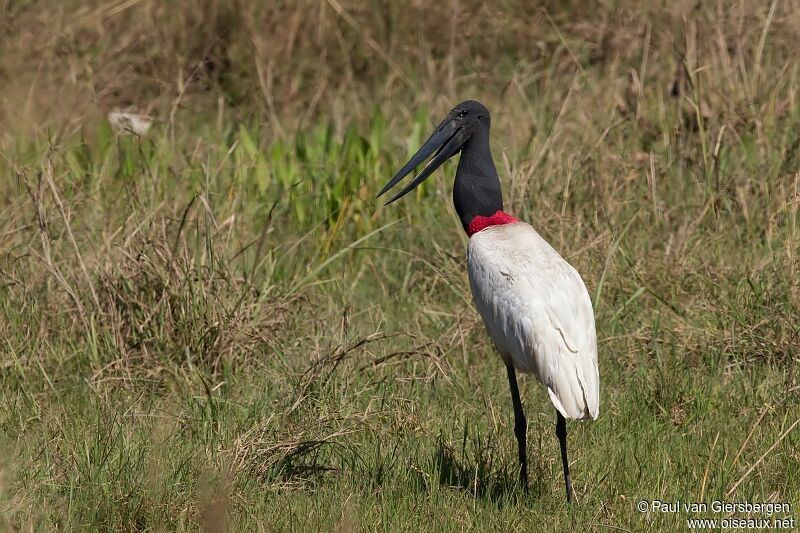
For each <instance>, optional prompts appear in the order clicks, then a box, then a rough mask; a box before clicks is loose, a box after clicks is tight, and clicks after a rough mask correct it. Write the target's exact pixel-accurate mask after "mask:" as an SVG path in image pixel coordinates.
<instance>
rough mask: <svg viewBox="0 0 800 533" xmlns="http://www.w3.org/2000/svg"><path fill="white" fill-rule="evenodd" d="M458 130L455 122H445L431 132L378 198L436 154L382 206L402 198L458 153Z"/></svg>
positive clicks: (459, 144) (459, 142)
mask: <svg viewBox="0 0 800 533" xmlns="http://www.w3.org/2000/svg"><path fill="white" fill-rule="evenodd" d="M460 131H461V130H460V128H459V127H457V126H456V124H455V121H452V120H446V121H445V122H443V123H442V124H440V125H439V127H438V128H436V131H434V132H433V135H431V136H430V137H429V138H428V140H427V141H425V144H423V145H422V148H420V149H419V151H418V152H417V153H416V154H414V156H413V157H412V158H411V159H410V160H409V161H408V163H406V164H405V166H403V168H401V169H400V170H399V171H398V172H397V174H395V175H394V177H393V178H392V179H391V180H389V183H387V184H386V185H384V187H383V189H381V192H379V193H378V197H380V196H382V195H383V194H384V193H385V192H386V191H388V190H389V189H391V188H392V187H394V186H395V185H397V183H398V182H399V181H400V180H402V179H403V178H404V177H406V175H408V173H409V172H411V171H412V170H414V169H415V168H416V167H418V166H419V164H420V163H422V162H423V161H425V160H426V159H427V158H428V156H430V155H431V154H432V153H434V152H436V154H435V155H434V156H433V158H431V160H430V161H428V164H427V165H425V168H423V169H422V172H420V173H419V174H417V176H416V177H415V178H414V179H413V180H411V182H410V183H409V184H408V185H406V186H405V188H404V189H403V190H402V191H400V192H399V193H397V194H396V195H394V196H393V197H392V199H391V200H389V201H388V202H386V203H385V204H384V205H389V204H391V203H392V202H394V201H395V200H398V199H399V198H402V197H403V196H405V195H406V194H408V193H410V192H411V191H413V190H414V189H416V188H417V186H418V185H419V184H420V183H422V182H423V181H425V179H426V178H427V177H428V176H430V175H431V174H433V171H434V170H436V169H437V168H439V167H440V166H441V165H442V163H444V162H445V161H446V160H447V159H448V158H450V157H452V156H453V154H455V153H456V152H458V150H459V149H460V148H461V144H462V142H463V140H462V139H460V137H461V135H459V132H460Z"/></svg>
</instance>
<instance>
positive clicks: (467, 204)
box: [453, 127, 503, 231]
mask: <svg viewBox="0 0 800 533" xmlns="http://www.w3.org/2000/svg"><path fill="white" fill-rule="evenodd" d="M453 204H454V205H455V207H456V212H457V213H458V218H460V219H461V225H462V226H463V227H464V231H467V227H468V226H469V223H470V221H471V220H472V219H473V218H475V217H476V216H478V215H482V216H486V217H488V216H492V215H493V214H495V213H496V212H497V211H502V210H503V193H502V191H501V190H500V179H499V178H498V177H497V170H496V169H495V167H494V161H493V160H492V151H491V150H490V149H489V128H488V127H486V128H480V129H478V130H477V131H476V132H475V133H473V135H472V136H471V137H470V139H469V140H468V141H467V142H466V144H464V147H463V148H462V150H461V159H460V160H459V162H458V170H457V171H456V181H455V185H454V186H453Z"/></svg>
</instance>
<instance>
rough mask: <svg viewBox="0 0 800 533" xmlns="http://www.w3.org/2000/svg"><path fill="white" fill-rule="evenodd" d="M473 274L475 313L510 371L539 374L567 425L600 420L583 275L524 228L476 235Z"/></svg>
mask: <svg viewBox="0 0 800 533" xmlns="http://www.w3.org/2000/svg"><path fill="white" fill-rule="evenodd" d="M467 270H468V273H469V281H470V286H471V287H472V295H473V297H474V299H475V305H476V306H477V308H478V312H479V313H480V314H481V316H482V317H483V321H484V323H485V324H486V329H487V331H488V332H489V336H490V337H491V338H492V340H493V341H494V344H495V346H496V347H497V349H498V351H499V352H500V355H501V356H502V357H503V360H504V361H505V362H506V364H512V365H513V366H514V368H516V369H517V370H520V371H522V372H530V373H533V374H535V375H536V377H537V378H538V379H539V381H540V382H541V383H542V384H544V385H545V386H546V387H547V390H548V392H549V393H550V399H551V400H552V401H553V404H554V405H555V407H556V409H558V411H559V412H560V413H561V414H562V415H564V416H565V417H568V418H578V419H580V418H589V417H591V418H597V415H598V414H599V410H600V376H599V373H598V368H597V336H596V333H595V326H594V313H593V311H592V302H591V300H590V299H589V293H588V292H587V291H586V286H585V285H584V284H583V280H582V279H581V277H580V275H579V274H578V272H577V271H576V270H575V269H574V268H572V266H571V265H570V264H569V263H567V262H566V261H565V260H564V259H563V258H562V257H561V256H560V255H558V252H556V251H555V250H554V249H553V248H552V247H551V246H550V245H549V244H547V242H546V241H545V240H544V239H542V237H541V236H539V234H538V233H536V231H535V230H534V229H533V228H532V227H531V226H530V225H528V224H525V223H522V222H518V223H514V224H505V225H502V226H492V227H489V228H486V229H485V230H483V231H480V232H478V233H476V234H475V235H473V236H472V237H471V238H470V240H469V248H468V251H467Z"/></svg>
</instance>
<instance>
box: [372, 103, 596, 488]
mask: <svg viewBox="0 0 800 533" xmlns="http://www.w3.org/2000/svg"><path fill="white" fill-rule="evenodd" d="M490 126H491V118H490V116H489V110H488V109H487V108H486V106H484V105H483V104H481V103H480V102H476V101H474V100H467V101H465V102H461V103H460V104H458V105H457V106H456V107H454V108H453V109H452V110H451V111H450V113H448V114H447V116H446V117H445V119H444V120H443V121H442V122H441V124H439V126H438V127H437V128H436V130H435V131H434V132H433V134H432V135H431V136H430V137H429V138H428V140H427V141H425V143H424V144H423V145H422V147H421V148H420V149H419V151H418V152H417V153H416V154H415V155H414V156H413V157H412V158H411V159H410V160H409V161H408V163H406V164H405V166H403V168H401V169H400V170H399V171H398V172H397V174H395V176H394V177H393V178H392V179H391V180H389V182H388V183H387V184H386V186H384V187H383V189H382V190H381V192H380V193H379V194H378V196H379V197H380V196H381V195H383V194H384V193H386V192H387V191H388V190H389V189H391V188H392V187H394V186H395V185H397V183H398V182H400V180H402V179H403V178H404V177H405V176H406V175H408V174H409V173H410V172H411V171H412V170H414V169H415V168H416V167H417V166H419V165H420V164H421V163H422V162H423V161H425V160H426V159H427V158H428V157H430V156H431V155H432V154H433V157H432V158H431V160H430V161H429V162H428V164H427V165H425V167H424V168H423V169H422V171H421V172H420V173H419V174H417V176H416V177H415V178H414V179H413V180H412V181H411V182H410V183H409V184H408V185H406V187H405V188H404V189H402V190H401V191H400V192H399V193H397V194H396V195H395V196H394V197H392V198H391V199H390V200H389V201H388V202H386V205H389V204H391V203H392V202H394V201H395V200H397V199H399V198H401V197H402V196H404V195H406V194H408V193H409V192H411V191H412V190H414V189H415V188H416V187H417V186H418V185H419V184H420V183H422V182H423V181H424V180H425V179H426V178H427V177H428V176H430V175H431V174H432V173H433V172H434V171H435V170H436V169H437V168H438V167H439V166H441V164H442V163H444V161H445V160H447V159H448V158H450V157H452V156H454V155H455V154H457V153H458V152H461V158H460V160H459V162H458V170H457V171H456V177H455V183H454V186H453V203H454V205H455V208H456V212H457V213H458V217H459V219H460V220H461V226H462V227H463V229H464V231H465V232H466V234H467V235H468V236H469V245H468V249H467V272H468V275H469V282H470V287H471V288H472V296H473V299H474V301H475V306H476V307H477V309H478V312H479V313H480V315H481V317H482V318H483V321H484V324H485V325H486V330H487V332H488V333H489V336H490V337H491V339H492V341H493V342H494V345H495V347H496V348H497V351H498V352H499V354H500V357H501V358H502V359H503V362H504V363H505V366H506V370H507V374H508V384H509V387H510V388H511V399H512V402H513V405H514V434H515V435H516V438H517V446H518V452H519V478H520V483H521V485H522V487H523V490H525V491H526V492H527V490H528V473H527V470H528V466H527V457H526V431H527V422H526V420H525V413H524V412H523V410H522V401H521V400H520V395H519V388H518V386H517V376H516V371H517V370H519V371H520V372H525V373H531V374H533V375H535V376H536V378H537V379H538V380H539V381H540V382H541V383H542V384H543V385H544V386H545V387H547V392H548V393H549V395H550V400H551V401H552V402H553V405H554V406H555V408H556V436H557V437H558V442H559V447H560V449H561V465H562V468H563V470H564V484H565V485H566V493H567V501H568V502H569V501H571V500H572V482H571V478H570V472H569V462H568V460H567V426H566V420H565V419H566V418H571V419H588V418H592V419H596V418H597V416H598V414H599V409H600V375H599V371H598V367H597V336H596V333H595V324H594V312H593V310H592V302H591V300H590V299H589V293H588V292H587V290H586V286H585V285H584V283H583V280H582V279H581V277H580V274H578V272H577V271H576V270H575V269H574V268H573V267H572V265H570V264H569V263H567V261H566V260H564V258H562V257H561V256H560V255H559V254H558V252H556V251H555V250H554V249H553V248H552V247H551V246H550V245H549V244H548V243H547V242H546V241H545V240H544V239H543V238H542V237H541V236H540V235H539V234H538V233H537V232H536V230H535V229H533V227H531V226H530V225H529V224H526V223H525V222H522V221H520V220H519V219H517V218H515V217H513V216H511V215H510V214H508V213H506V212H505V211H504V210H503V196H502V192H501V189H500V179H499V178H498V176H497V170H496V169H495V165H494V161H493V160H492V152H491V150H490V147H489V129H490Z"/></svg>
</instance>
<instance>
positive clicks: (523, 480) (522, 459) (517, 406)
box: [506, 365, 528, 492]
mask: <svg viewBox="0 0 800 533" xmlns="http://www.w3.org/2000/svg"><path fill="white" fill-rule="evenodd" d="M506 370H507V371H508V385H509V387H511V400H512V401H513V402H514V435H516V436H517V447H518V449H519V482H520V484H521V485H522V490H524V491H525V492H528V458H527V455H526V453H525V434H526V432H527V430H528V423H527V421H526V420H525V413H524V412H523V411H522V401H521V400H520V398H519V388H518V387H517V374H516V372H515V371H514V367H513V366H511V365H506Z"/></svg>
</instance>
